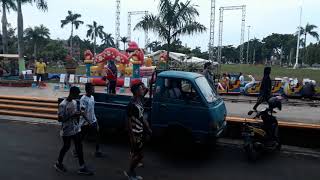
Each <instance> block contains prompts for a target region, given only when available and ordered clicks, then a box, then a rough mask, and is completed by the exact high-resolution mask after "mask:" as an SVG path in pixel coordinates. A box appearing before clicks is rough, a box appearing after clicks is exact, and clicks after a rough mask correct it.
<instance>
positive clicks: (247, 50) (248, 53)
mask: <svg viewBox="0 0 320 180" xmlns="http://www.w3.org/2000/svg"><path fill="white" fill-rule="evenodd" d="M250 27H251V26H248V47H247V64H249V49H250Z"/></svg>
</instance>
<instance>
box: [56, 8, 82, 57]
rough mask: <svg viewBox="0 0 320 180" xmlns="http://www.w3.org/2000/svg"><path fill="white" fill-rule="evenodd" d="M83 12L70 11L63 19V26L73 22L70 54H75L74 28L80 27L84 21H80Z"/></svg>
mask: <svg viewBox="0 0 320 180" xmlns="http://www.w3.org/2000/svg"><path fill="white" fill-rule="evenodd" d="M79 18H81V14H77V13H76V14H73V13H72V11H68V15H67V17H66V18H65V19H63V20H61V28H63V27H64V26H66V25H67V24H71V36H70V55H71V56H73V30H74V28H76V29H78V28H79V26H80V25H81V24H83V21H80V20H79Z"/></svg>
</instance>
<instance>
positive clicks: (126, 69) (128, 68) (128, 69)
mask: <svg viewBox="0 0 320 180" xmlns="http://www.w3.org/2000/svg"><path fill="white" fill-rule="evenodd" d="M132 72H133V70H132V66H129V67H126V68H125V76H131V75H132Z"/></svg>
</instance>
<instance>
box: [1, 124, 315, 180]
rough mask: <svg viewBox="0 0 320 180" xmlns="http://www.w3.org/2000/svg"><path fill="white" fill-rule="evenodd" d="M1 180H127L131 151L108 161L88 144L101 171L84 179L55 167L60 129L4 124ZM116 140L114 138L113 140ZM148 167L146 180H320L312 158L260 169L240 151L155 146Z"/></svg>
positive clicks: (72, 163) (271, 162)
mask: <svg viewBox="0 0 320 180" xmlns="http://www.w3.org/2000/svg"><path fill="white" fill-rule="evenodd" d="M0 138H1V143H0V150H1V153H0V160H1V161H0V162H1V163H0V179H3V180H24V179H26V180H29V179H32V180H44V179H45V180H76V179H77V180H78V179H94V180H100V179H101V180H125V179H126V178H124V177H123V175H122V170H123V169H124V168H126V167H127V162H128V148H127V147H126V145H124V144H125V143H112V144H109V145H106V146H105V147H104V150H105V151H106V153H107V154H108V156H107V157H106V158H104V159H95V158H93V157H92V153H90V152H92V151H93V145H92V144H88V143H86V144H85V159H86V160H87V162H88V164H89V165H91V166H92V167H93V168H94V169H95V170H96V175H95V176H93V177H79V176H78V175H77V174H76V173H75V171H76V168H77V162H76V160H75V159H73V158H72V157H71V153H69V154H68V156H67V158H66V165H67V167H69V172H68V173H66V174H60V173H57V172H56V171H55V170H54V169H53V168H52V165H53V162H54V161H55V159H56V156H57V153H58V149H59V148H60V145H61V140H60V137H59V136H58V126H56V125H46V124H34V123H33V124H29V123H25V122H13V121H6V120H0ZM110 138H111V137H110ZM145 155H146V158H145V161H144V162H145V165H146V167H145V168H143V169H140V170H139V173H140V174H141V175H144V177H145V179H146V180H213V179H226V180H229V179H237V180H241V179H244V180H251V179H252V180H257V179H259V180H270V179H272V180H318V179H319V178H320V171H319V169H320V162H319V160H315V159H311V158H303V157H299V156H298V157H297V156H295V157H294V156H289V155H285V154H274V155H272V156H270V157H269V158H268V159H263V160H261V161H259V162H258V163H255V164H250V163H248V162H247V161H246V160H245V159H244V158H243V154H242V153H241V151H240V150H239V149H237V148H230V147H229V148H228V147H218V148H217V149H216V150H215V151H213V152H212V153H211V154H210V155H205V156H203V157H201V158H200V157H197V156H194V155H192V154H190V155H189V156H188V157H182V156H181V157H179V158H178V157H173V156H169V155H166V154H165V153H161V152H160V150H156V148H154V147H151V148H150V147H148V148H147V150H146V154H145Z"/></svg>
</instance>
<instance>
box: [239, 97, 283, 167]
mask: <svg viewBox="0 0 320 180" xmlns="http://www.w3.org/2000/svg"><path fill="white" fill-rule="evenodd" d="M268 105H269V107H268V108H266V109H265V110H263V111H249V113H248V115H252V114H255V116H254V119H258V118H260V119H261V120H262V123H257V124H256V123H255V124H253V123H247V122H245V123H244V124H243V128H242V137H243V140H244V145H243V147H244V151H245V153H246V155H247V158H248V160H250V161H255V160H257V158H258V157H259V156H260V155H261V154H262V153H265V152H274V151H280V150H281V142H280V138H279V133H278V121H277V118H276V117H275V116H274V115H273V114H274V113H276V112H275V111H274V109H275V108H278V109H279V110H280V111H281V107H282V104H281V99H279V98H277V97H273V98H271V99H269V101H268Z"/></svg>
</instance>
